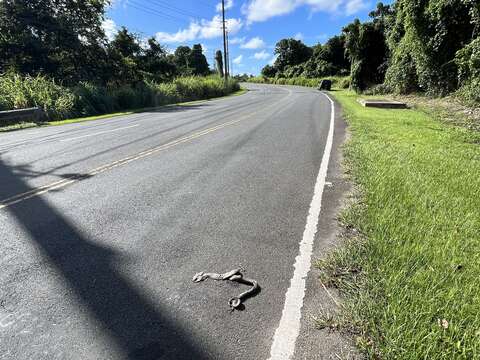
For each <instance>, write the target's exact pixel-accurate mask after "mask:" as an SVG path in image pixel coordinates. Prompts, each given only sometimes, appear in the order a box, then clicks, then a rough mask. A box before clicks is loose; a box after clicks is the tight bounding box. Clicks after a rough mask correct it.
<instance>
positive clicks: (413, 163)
mask: <svg viewBox="0 0 480 360" xmlns="http://www.w3.org/2000/svg"><path fill="white" fill-rule="evenodd" d="M333 95H334V96H335V97H336V98H337V100H338V101H339V102H340V103H341V105H342V107H343V109H344V113H345V115H346V117H347V120H348V123H349V125H350V130H351V133H352V138H351V141H350V142H349V144H348V145H347V146H346V150H345V153H346V157H347V166H348V168H349V171H350V172H351V173H352V177H353V180H354V182H355V183H356V184H358V187H359V196H358V201H357V202H356V203H355V204H354V205H352V206H351V207H350V208H349V209H348V210H347V211H345V213H344V214H343V216H342V221H343V222H344V223H345V226H346V228H348V229H356V230H358V232H357V231H355V232H354V234H355V235H354V236H350V237H353V240H349V246H348V247H346V248H344V249H342V250H339V251H337V252H335V253H333V254H332V255H331V256H330V257H329V258H328V259H326V260H324V261H321V262H319V264H318V266H319V268H320V269H322V270H323V275H322V278H323V280H324V281H325V282H328V283H330V285H332V286H336V287H338V288H339V289H340V290H341V291H342V292H343V293H344V295H345V297H346V300H345V310H344V312H343V314H342V317H343V318H345V317H346V318H347V319H348V322H349V326H353V327H354V328H355V331H354V333H355V334H356V335H357V340H358V344H359V345H360V346H361V347H362V348H363V349H364V350H365V351H366V353H367V354H368V356H369V358H382V359H412V360H413V359H476V358H480V311H479V309H480V281H479V280H478V279H479V274H480V148H479V145H478V144H479V141H478V140H479V138H480V136H479V133H478V132H473V131H469V130H466V129H462V128H458V127H453V126H449V125H447V124H443V123H441V122H438V121H436V120H435V119H434V118H433V117H432V116H431V115H428V114H427V113H424V112H421V111H417V110H383V109H368V108H364V107H361V106H360V105H359V104H358V103H357V102H356V99H357V96H356V95H355V94H353V93H352V92H348V91H336V92H334V93H333ZM350 235H351V234H350ZM352 244H353V245H352ZM338 269H344V270H345V271H338ZM351 269H355V271H351Z"/></svg>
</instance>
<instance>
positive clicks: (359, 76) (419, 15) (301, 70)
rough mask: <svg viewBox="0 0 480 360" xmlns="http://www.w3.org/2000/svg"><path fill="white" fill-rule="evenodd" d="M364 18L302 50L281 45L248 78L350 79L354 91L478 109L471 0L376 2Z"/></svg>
mask: <svg viewBox="0 0 480 360" xmlns="http://www.w3.org/2000/svg"><path fill="white" fill-rule="evenodd" d="M370 18H371V20H370V21H366V22H361V21H359V20H358V19H357V20H355V21H353V22H352V23H350V24H348V25H346V26H345V27H344V28H343V30H342V33H341V34H339V35H337V36H334V37H332V38H331V39H329V40H328V41H326V42H325V44H317V45H315V46H312V47H309V46H307V45H305V44H303V43H302V41H300V40H296V39H282V40H280V41H279V42H278V43H277V45H276V47H275V54H276V60H275V61H274V63H273V65H266V66H265V67H264V68H263V70H262V77H261V78H253V79H249V80H250V81H256V82H265V83H275V84H290V83H291V82H294V83H295V82H304V83H308V81H310V80H311V81H312V82H313V83H315V82H317V83H318V80H317V79H320V78H326V77H331V76H334V77H336V76H349V79H350V81H349V84H348V85H349V86H350V88H351V89H352V90H354V91H356V92H358V93H361V92H365V91H369V92H371V93H374V94H377V95H378V94H387V93H391V94H412V93H421V94H425V95H427V96H431V97H442V96H446V95H448V94H452V95H454V96H456V97H458V98H459V99H460V100H461V101H463V102H464V103H466V104H468V105H469V106H472V107H476V106H478V104H480V3H479V2H478V1H477V0H428V1H422V2H420V3H419V2H418V1H416V0H397V1H395V2H394V3H393V4H391V5H384V4H383V3H378V5H377V8H376V9H375V10H373V11H372V12H371V13H370ZM292 79H293V80H292ZM304 79H305V80H304ZM306 79H309V80H306ZM308 86H310V85H308ZM341 87H343V86H341Z"/></svg>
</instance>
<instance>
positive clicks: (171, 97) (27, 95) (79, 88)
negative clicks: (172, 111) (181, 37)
mask: <svg viewBox="0 0 480 360" xmlns="http://www.w3.org/2000/svg"><path fill="white" fill-rule="evenodd" d="M109 4H110V1H108V0H98V1H74V0H62V1H54V0H46V1H40V2H39V1H23V2H22V1H21V2H18V1H3V2H0V34H1V35H0V111H2V110H13V109H22V108H27V107H41V108H42V109H43V110H44V111H45V114H46V120H47V121H56V120H62V119H68V118H72V117H88V116H95V115H103V114H108V113H114V112H119V111H126V110H132V109H138V108H146V107H155V106H160V105H165V104H172V103H179V102H186V101H194V100H201V99H209V98H213V97H219V96H225V95H228V94H231V93H233V92H235V91H237V90H238V89H239V86H238V84H237V82H236V81H230V82H228V83H226V82H224V81H223V80H222V78H221V76H223V63H222V53H221V51H219V52H218V54H217V55H218V56H217V59H216V68H217V69H218V71H213V70H211V69H210V68H209V64H208V62H207V59H206V57H205V55H204V54H203V52H204V51H203V48H202V46H201V45H200V44H196V45H193V46H192V47H189V46H179V47H178V48H177V49H176V50H175V51H174V52H173V53H172V52H170V50H169V49H167V48H166V47H165V46H163V45H162V44H160V43H158V41H157V40H156V39H155V38H154V37H151V38H148V39H144V38H143V37H142V36H141V35H140V34H136V33H132V32H130V31H129V30H128V29H126V28H121V29H119V30H118V31H117V32H116V34H114V36H113V37H112V38H107V36H106V34H105V32H104V30H103V27H102V23H103V21H105V10H106V7H107V6H108V5H109ZM79 14H80V16H79ZM5 126H11V128H22V127H24V126H25V124H8V123H3V124H0V127H5Z"/></svg>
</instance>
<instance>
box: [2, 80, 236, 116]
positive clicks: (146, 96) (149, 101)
mask: <svg viewBox="0 0 480 360" xmlns="http://www.w3.org/2000/svg"><path fill="white" fill-rule="evenodd" d="M239 89H240V87H239V85H238V83H237V82H236V81H229V82H228V83H227V84H226V83H225V82H224V80H223V79H222V78H220V77H218V76H215V75H212V76H209V77H183V78H177V79H174V80H173V81H171V82H168V83H155V82H152V81H142V82H137V83H135V84H134V85H123V86H121V87H117V88H113V87H106V86H100V85H94V84H91V83H84V82H82V83H79V84H77V85H76V86H74V87H71V88H68V87H65V86H62V85H59V84H57V83H56V82H55V81H54V80H50V79H48V78H46V77H44V76H41V75H38V76H36V77H29V76H27V77H21V76H19V75H16V74H9V75H6V76H3V77H0V110H7V109H21V108H28V107H34V106H38V107H41V108H42V109H43V110H44V111H45V113H46V114H47V118H48V120H49V121H52V120H62V119H69V118H74V117H88V116H94V115H102V114H109V113H115V112H119V111H125V110H133V109H141V108H148V107H156V106H162V105H167V104H175V103H180V102H187V101H195V100H202V99H210V98H214V97H220V96H225V95H228V94H231V93H233V92H235V91H238V90H239ZM2 125H11V124H2Z"/></svg>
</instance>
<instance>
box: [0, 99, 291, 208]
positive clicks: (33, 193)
mask: <svg viewBox="0 0 480 360" xmlns="http://www.w3.org/2000/svg"><path fill="white" fill-rule="evenodd" d="M289 95H290V93H289ZM282 101H283V100H282ZM282 101H280V102H282ZM284 105H285V103H284ZM275 106H277V102H275V103H273V104H272V105H270V106H267V107H265V108H262V109H260V110H258V111H255V112H254V113H251V114H249V115H247V116H245V117H242V118H239V119H237V120H232V121H228V122H226V123H222V124H220V125H216V126H213V127H211V128H208V129H205V130H202V131H198V132H196V133H193V134H191V135H188V136H185V137H183V138H180V139H177V140H173V141H171V142H169V143H166V144H164V145H160V146H158V147H154V148H151V149H148V150H145V151H142V152H140V153H137V154H135V155H130V156H127V157H125V158H123V159H120V160H116V161H114V162H111V163H109V164H106V165H102V166H99V167H97V168H95V169H93V170H91V171H89V172H87V173H85V174H81V175H73V176H71V177H67V178H65V179H63V180H59V181H56V182H53V183H50V184H47V185H43V186H40V187H37V188H35V189H32V190H30V191H27V192H24V193H21V194H18V195H15V196H12V197H9V198H7V199H4V200H2V201H0V209H4V208H6V207H8V206H12V205H15V204H18V203H20V202H22V201H25V200H28V199H31V198H33V197H37V196H40V195H43V194H45V193H48V192H50V191H52V190H57V189H61V188H64V187H65V186H68V185H70V184H73V183H76V182H78V181H80V180H83V179H86V178H89V177H91V176H94V175H98V174H101V173H103V172H105V171H107V170H112V169H114V168H116V167H119V166H122V165H126V164H128V163H130V162H132V161H136V160H140V159H142V158H145V157H147V156H151V155H153V154H155V153H157V152H159V151H163V150H166V149H169V148H171V147H173V146H176V145H180V144H183V143H186V142H188V141H191V140H194V139H197V138H199V137H202V136H205V135H207V134H210V133H212V132H215V131H218V130H220V129H223V128H225V127H227V126H232V125H234V124H237V123H239V122H241V121H244V120H245V119H248V118H251V117H252V116H254V115H256V114H257V113H259V112H260V111H265V110H266V109H269V108H271V107H275Z"/></svg>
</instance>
